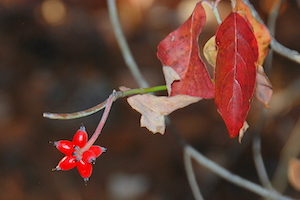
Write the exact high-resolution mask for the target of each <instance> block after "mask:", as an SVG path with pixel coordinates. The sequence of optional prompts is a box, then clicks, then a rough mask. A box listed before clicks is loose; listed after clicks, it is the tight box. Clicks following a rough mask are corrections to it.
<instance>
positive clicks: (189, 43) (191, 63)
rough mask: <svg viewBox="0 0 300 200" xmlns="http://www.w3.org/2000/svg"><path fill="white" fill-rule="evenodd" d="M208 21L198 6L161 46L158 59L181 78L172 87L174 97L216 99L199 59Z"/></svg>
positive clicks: (159, 46) (201, 8)
mask: <svg viewBox="0 0 300 200" xmlns="http://www.w3.org/2000/svg"><path fill="white" fill-rule="evenodd" d="M205 21H206V15H205V10H204V9H203V7H202V5H201V2H200V3H198V4H197V5H196V7H195V9H194V11H193V13H192V15H191V16H190V18H189V19H188V20H187V21H186V22H185V23H184V24H182V25H181V26H180V27H179V28H178V29H177V30H175V31H173V32H172V33H170V34H169V35H168V36H167V37H166V38H165V39H164V40H162V41H161V42H160V44H159V45H158V52H157V57H158V58H159V59H160V60H161V62H162V64H163V65H164V66H169V67H172V68H173V69H174V70H175V71H176V72H177V74H178V75H179V77H180V80H179V81H174V82H173V83H172V85H171V87H172V88H171V89H172V92H171V96H174V95H178V94H182V95H190V96H195V97H202V98H206V99H208V98H213V96H214V94H213V88H214V85H213V83H212V81H211V78H210V76H209V73H208V71H207V69H206V66H205V64H204V63H203V61H202V60H201V58H200V57H199V45H198V36H199V35H200V33H201V31H202V28H203V26H204V24H205Z"/></svg>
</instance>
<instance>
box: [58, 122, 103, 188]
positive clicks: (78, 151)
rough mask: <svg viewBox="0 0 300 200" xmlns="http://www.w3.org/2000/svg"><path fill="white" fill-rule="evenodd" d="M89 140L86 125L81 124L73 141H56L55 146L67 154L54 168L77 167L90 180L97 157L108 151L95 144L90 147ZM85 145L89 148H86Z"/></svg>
mask: <svg viewBox="0 0 300 200" xmlns="http://www.w3.org/2000/svg"><path fill="white" fill-rule="evenodd" d="M87 140H88V135H87V132H86V130H85V127H84V126H81V127H80V128H79V130H78V131H77V132H76V133H75V135H74V137H73V139H72V142H71V141H68V140H60V141H56V142H54V146H55V147H56V148H57V149H58V150H59V151H60V152H62V153H63V154H65V155H66V156H65V157H63V158H62V159H61V160H60V161H59V163H58V164H57V166H56V167H55V168H54V169H53V170H56V171H60V170H70V169H72V168H74V167H77V170H78V172H79V174H80V175H81V177H82V178H83V179H84V181H85V182H86V181H88V180H89V177H90V176H91V174H92V171H93V167H92V164H94V163H95V161H96V158H97V157H99V156H100V155H101V154H102V153H103V152H105V151H106V148H104V147H101V146H98V145H93V146H91V147H90V148H88V147H85V145H86V143H87ZM84 147H85V149H87V148H88V149H87V150H84Z"/></svg>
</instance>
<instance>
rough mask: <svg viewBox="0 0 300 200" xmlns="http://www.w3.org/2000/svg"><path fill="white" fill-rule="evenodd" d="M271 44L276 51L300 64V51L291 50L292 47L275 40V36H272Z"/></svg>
mask: <svg viewBox="0 0 300 200" xmlns="http://www.w3.org/2000/svg"><path fill="white" fill-rule="evenodd" d="M270 46H271V48H272V49H273V50H274V52H276V53H278V54H279V55H281V56H284V57H286V58H288V59H290V60H292V61H294V62H296V63H298V64H300V53H299V52H298V51H295V50H291V49H289V48H287V47H285V46H283V45H282V44H280V43H279V42H277V41H276V40H275V38H272V41H271V43H270Z"/></svg>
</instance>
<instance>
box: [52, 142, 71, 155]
mask: <svg viewBox="0 0 300 200" xmlns="http://www.w3.org/2000/svg"><path fill="white" fill-rule="evenodd" d="M54 146H55V147H56V148H57V149H58V150H59V151H60V152H62V153H64V154H66V155H72V153H73V152H74V145H73V142H71V141H68V140H60V141H56V142H54Z"/></svg>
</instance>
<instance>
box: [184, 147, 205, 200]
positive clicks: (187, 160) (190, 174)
mask: <svg viewBox="0 0 300 200" xmlns="http://www.w3.org/2000/svg"><path fill="white" fill-rule="evenodd" d="M183 155H184V166H185V171H186V174H187V178H188V181H189V184H190V187H191V189H192V192H193V194H194V197H195V199H196V200H204V198H203V197H202V195H201V192H200V189H199V186H198V184H197V180H196V176H195V173H194V170H193V166H192V160H191V157H190V155H189V154H188V153H186V151H184V154H183Z"/></svg>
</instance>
